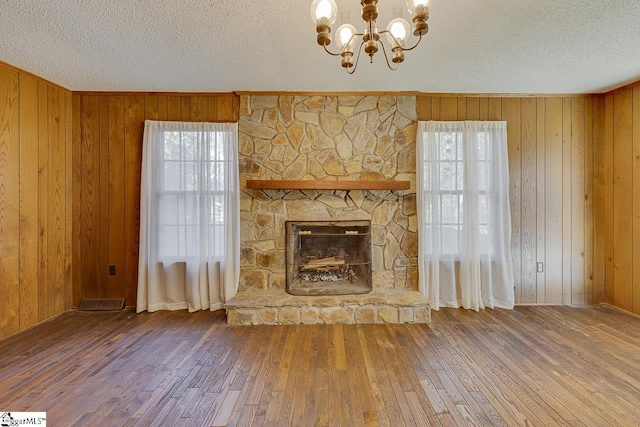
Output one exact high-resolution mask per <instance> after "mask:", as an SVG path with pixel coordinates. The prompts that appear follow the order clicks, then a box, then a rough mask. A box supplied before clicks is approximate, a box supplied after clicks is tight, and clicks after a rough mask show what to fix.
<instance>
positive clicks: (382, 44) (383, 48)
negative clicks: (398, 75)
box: [378, 40, 400, 71]
mask: <svg viewBox="0 0 640 427" xmlns="http://www.w3.org/2000/svg"><path fill="white" fill-rule="evenodd" d="M378 43H380V46H382V53H384V60H385V61H387V67H389V69H390V70H391V71H395V70H397V69H398V67H399V66H400V63H396V66H395V68H394V67H392V66H391V64H389V58H388V57H387V49H386V48H385V47H384V43H382V41H381V40H378Z"/></svg>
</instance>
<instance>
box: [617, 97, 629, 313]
mask: <svg viewBox="0 0 640 427" xmlns="http://www.w3.org/2000/svg"><path fill="white" fill-rule="evenodd" d="M632 103H633V96H632V89H630V88H629V89H625V90H622V91H619V92H617V93H616V94H615V95H614V97H613V126H614V132H613V257H614V261H613V281H614V284H615V290H614V294H613V304H614V305H615V306H616V307H620V308H622V309H624V310H628V311H631V310H632V309H633V293H632V282H633V271H632V268H633V266H632V262H633V244H632V239H631V238H629V236H632V231H633V230H632V228H631V225H632V212H633V196H630V195H632V194H633V169H632V168H633V160H632V156H633V114H632V111H633V104H632Z"/></svg>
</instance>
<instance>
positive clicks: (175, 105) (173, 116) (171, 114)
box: [167, 96, 182, 121]
mask: <svg viewBox="0 0 640 427" xmlns="http://www.w3.org/2000/svg"><path fill="white" fill-rule="evenodd" d="M181 107H182V101H181V99H180V97H179V96H170V97H169V98H168V103H167V120H172V121H175V120H180V119H181V117H182V113H181V109H182V108H181Z"/></svg>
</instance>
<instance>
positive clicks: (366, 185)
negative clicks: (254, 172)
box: [247, 179, 411, 190]
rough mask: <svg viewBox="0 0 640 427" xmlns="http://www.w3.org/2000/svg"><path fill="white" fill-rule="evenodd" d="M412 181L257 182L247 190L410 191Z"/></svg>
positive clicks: (249, 181)
mask: <svg viewBox="0 0 640 427" xmlns="http://www.w3.org/2000/svg"><path fill="white" fill-rule="evenodd" d="M410 187H411V182H410V181H325V180H305V181H290V180H256V179H250V180H248V181H247V188H253V189H258V190H408V189H409V188H410Z"/></svg>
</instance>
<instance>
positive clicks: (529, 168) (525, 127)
mask: <svg viewBox="0 0 640 427" xmlns="http://www.w3.org/2000/svg"><path fill="white" fill-rule="evenodd" d="M536 138H537V103H536V100H535V99H534V98H526V99H523V100H522V141H521V146H522V150H521V151H522V167H521V170H522V183H521V206H522V210H521V234H520V235H521V248H522V249H521V254H522V257H521V258H522V265H521V270H522V282H521V283H522V286H521V288H522V290H521V293H522V296H521V303H525V304H531V303H535V302H537V297H538V296H537V289H536V281H537V277H536V276H537V273H536V261H537V245H536V233H537V206H536V197H537V194H536V183H537V182H536V175H537V145H536V144H537V139H536Z"/></svg>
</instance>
